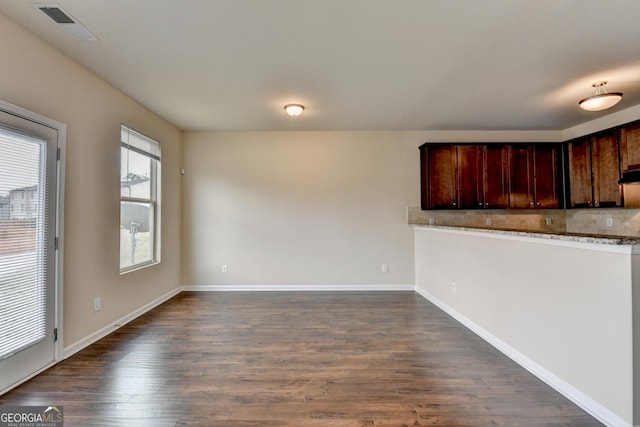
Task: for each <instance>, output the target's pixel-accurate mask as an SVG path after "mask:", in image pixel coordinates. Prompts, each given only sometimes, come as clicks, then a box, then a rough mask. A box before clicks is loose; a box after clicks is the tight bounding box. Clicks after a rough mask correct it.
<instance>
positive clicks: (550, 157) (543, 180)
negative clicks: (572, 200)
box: [533, 145, 560, 208]
mask: <svg viewBox="0 0 640 427" xmlns="http://www.w3.org/2000/svg"><path fill="white" fill-rule="evenodd" d="M533 154H534V159H533V161H534V183H535V203H536V207H537V208H557V207H558V206H559V200H560V199H559V195H558V147H556V146H554V145H536V146H535V148H534V152H533Z"/></svg>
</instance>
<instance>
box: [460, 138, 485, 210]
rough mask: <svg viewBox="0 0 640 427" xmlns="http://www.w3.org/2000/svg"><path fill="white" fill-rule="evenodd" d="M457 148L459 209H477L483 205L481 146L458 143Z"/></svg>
mask: <svg viewBox="0 0 640 427" xmlns="http://www.w3.org/2000/svg"><path fill="white" fill-rule="evenodd" d="M456 149H457V160H458V163H457V179H458V200H457V205H458V207H459V208H460V209H477V208H481V207H483V206H484V196H483V191H482V181H483V162H482V147H481V146H477V145H460V146H458V147H456Z"/></svg>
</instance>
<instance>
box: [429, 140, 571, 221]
mask: <svg viewBox="0 0 640 427" xmlns="http://www.w3.org/2000/svg"><path fill="white" fill-rule="evenodd" d="M558 147H559V145H557V144H544V145H540V147H538V145H536V144H534V145H531V144H513V145H507V144H458V145H444V144H424V145H423V146H421V147H420V152H421V159H422V161H421V174H422V185H421V190H422V209H505V208H554V207H556V208H557V207H558V206H559V187H558V170H559V169H558V161H559V157H558V152H559V149H558Z"/></svg>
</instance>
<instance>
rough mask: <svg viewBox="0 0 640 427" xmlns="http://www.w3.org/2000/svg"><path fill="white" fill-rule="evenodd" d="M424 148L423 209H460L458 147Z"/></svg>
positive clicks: (422, 161)
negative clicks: (457, 173)
mask: <svg viewBox="0 0 640 427" xmlns="http://www.w3.org/2000/svg"><path fill="white" fill-rule="evenodd" d="M423 147H424V146H423ZM423 147H420V155H421V162H420V163H421V175H422V186H421V188H422V209H456V208H457V207H458V202H457V199H458V189H457V176H456V169H457V153H456V151H457V150H456V147H455V146H453V145H442V146H430V147H428V148H427V147H424V148H423Z"/></svg>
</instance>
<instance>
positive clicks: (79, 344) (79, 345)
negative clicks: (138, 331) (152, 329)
mask: <svg viewBox="0 0 640 427" xmlns="http://www.w3.org/2000/svg"><path fill="white" fill-rule="evenodd" d="M181 291H182V289H181V288H176V289H174V290H172V291H170V292H167V293H166V294H164V295H162V296H161V297H159V298H156V299H155V300H153V301H151V302H150V303H148V304H145V305H143V306H142V307H140V308H138V309H137V310H134V311H133V312H131V313H129V314H127V315H126V316H124V317H121V318H120V319H118V320H116V321H115V322H113V323H111V324H110V325H107V326H105V327H104V328H102V329H100V330H98V331H96V332H94V333H92V334H91V335H89V336H87V337H85V338H83V339H81V340H79V341H76V342H75V343H73V344H71V345H70V346H68V347H65V349H64V351H63V356H62V358H63V359H66V358H68V357H70V356H73V355H74V354H76V353H77V352H79V351H80V350H82V349H83V348H86V347H88V346H90V345H91V344H93V343H94V342H96V341H98V340H100V339H102V338H104V337H106V336H107V335H109V334H110V333H112V332H113V331H116V330H118V329H120V328H121V327H122V326H124V325H126V324H127V323H129V322H131V321H132V320H133V319H135V318H137V317H140V316H142V315H143V314H145V313H146V312H147V311H149V310H152V309H153V308H155V307H157V306H159V305H160V304H162V303H163V302H165V301H167V300H168V299H170V298H173V297H174V296H176V295H178V294H179V293H180V292H181Z"/></svg>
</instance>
